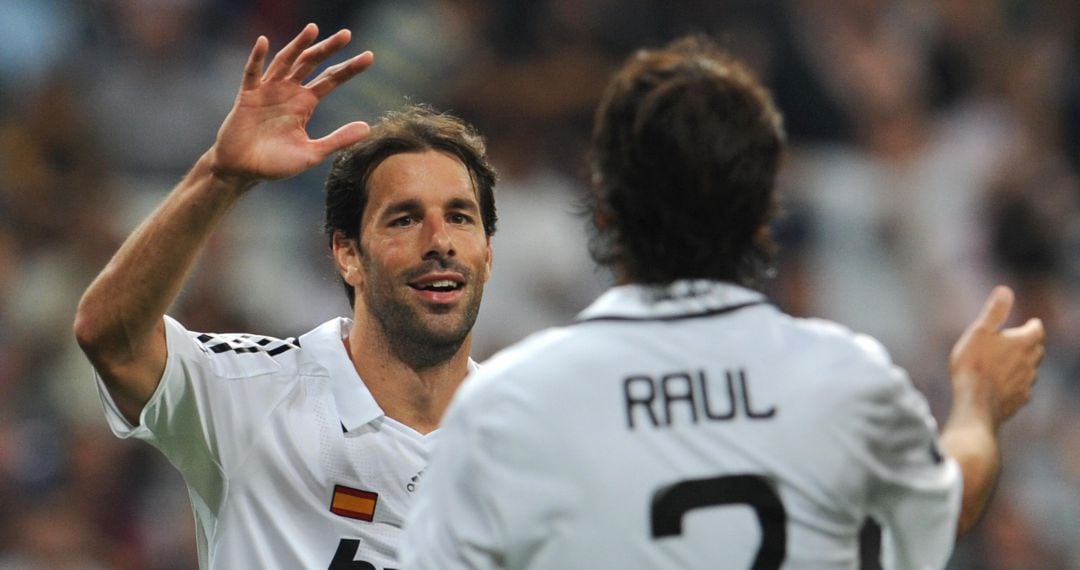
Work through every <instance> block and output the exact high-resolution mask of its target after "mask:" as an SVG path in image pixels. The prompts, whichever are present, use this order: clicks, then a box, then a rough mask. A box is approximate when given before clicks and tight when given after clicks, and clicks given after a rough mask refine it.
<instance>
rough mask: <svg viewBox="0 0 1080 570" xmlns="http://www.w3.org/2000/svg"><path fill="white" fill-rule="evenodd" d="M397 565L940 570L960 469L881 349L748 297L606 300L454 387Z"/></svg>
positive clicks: (667, 293) (683, 294)
mask: <svg viewBox="0 0 1080 570" xmlns="http://www.w3.org/2000/svg"><path fill="white" fill-rule="evenodd" d="M440 431H441V435H440V437H441V438H442V439H441V442H440V444H439V445H440V447H439V449H438V450H437V451H436V452H435V455H434V457H433V460H432V464H431V466H430V467H429V469H428V471H427V472H426V474H425V479H424V488H423V489H422V490H421V493H420V495H419V497H418V501H417V503H416V505H415V508H414V510H413V511H412V512H411V513H410V514H409V520H408V523H407V524H406V531H405V538H404V543H403V546H402V567H403V568H407V569H415V570H422V569H438V570H446V569H452V568H475V569H486V568H515V569H518V568H551V569H562V568H619V569H635V568H640V569H656V568H751V567H753V568H830V569H831V568H857V567H858V562H859V558H858V535H859V531H860V529H861V528H862V526H863V524H864V522H865V521H866V519H867V518H868V517H872V518H874V519H875V520H876V521H878V522H879V523H880V524H881V526H882V527H883V528H884V537H883V557H884V558H885V562H886V566H887V567H892V568H904V569H922V568H941V567H943V566H944V565H945V563H946V562H947V560H948V557H949V555H950V553H951V551H952V544H953V539H954V534H955V529H956V523H957V517H958V515H959V506H960V491H961V481H960V471H959V468H958V466H957V465H956V463H955V462H954V461H953V460H951V459H949V458H947V457H944V456H942V454H941V453H940V452H939V451H938V446H937V430H936V426H935V423H934V420H933V418H932V416H931V415H930V413H929V408H928V406H927V404H926V401H925V399H924V398H923V396H922V395H921V394H920V393H919V392H918V391H917V390H916V389H915V388H914V387H913V386H912V384H911V383H910V381H909V380H908V378H907V376H906V374H905V373H904V372H903V371H902V370H900V369H898V368H896V367H894V366H893V365H892V364H891V362H890V360H889V357H888V355H887V353H886V352H885V350H884V349H883V348H882V347H881V345H880V344H878V343H877V342H876V341H874V340H872V339H871V338H869V337H866V336H860V335H855V334H852V333H851V332H849V331H848V330H847V329H844V328H843V327H840V326H838V325H835V324H832V323H828V322H825V321H820V320H804V319H796V318H793V317H790V316H787V315H785V314H783V313H781V312H780V311H778V310H777V309H775V308H774V307H772V306H770V305H768V304H766V302H765V299H764V297H763V296H762V295H760V294H759V293H756V292H753V291H750V290H748V289H743V288H740V287H736V286H733V285H725V284H718V283H713V282H706V281H694V282H689V281H687V282H679V283H676V284H675V285H673V286H672V287H670V288H666V289H661V288H646V287H641V286H621V287H616V288H614V289H612V290H610V291H608V292H607V293H605V294H604V295H603V296H601V297H600V299H598V300H597V301H596V302H595V303H594V304H593V305H591V306H590V307H589V308H588V309H586V310H585V311H584V312H583V313H582V314H581V315H580V316H579V318H578V322H576V323H575V324H573V325H570V326H567V327H563V328H558V329H551V330H548V331H545V332H543V333H540V334H537V335H534V336H532V337H530V338H528V339H527V340H525V341H524V342H522V343H521V344H519V345H516V346H514V347H511V348H510V349H507V350H505V351H503V352H501V353H500V354H498V355H496V356H495V357H494V358H493V359H492V360H490V361H489V362H488V363H486V364H485V365H484V368H483V369H482V370H480V371H479V372H477V373H475V374H473V375H472V376H471V377H470V378H469V379H467V380H466V382H465V383H464V385H463V386H462V387H461V388H460V389H459V391H458V394H457V395H456V396H455V399H454V401H453V402H452V404H451V406H450V409H449V411H448V412H447V416H446V417H445V421H444V423H443V426H442V428H441V429H440Z"/></svg>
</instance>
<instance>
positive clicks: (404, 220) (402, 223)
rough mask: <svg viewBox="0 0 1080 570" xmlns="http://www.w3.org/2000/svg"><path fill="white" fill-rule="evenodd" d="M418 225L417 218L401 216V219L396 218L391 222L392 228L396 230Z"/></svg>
mask: <svg viewBox="0 0 1080 570" xmlns="http://www.w3.org/2000/svg"><path fill="white" fill-rule="evenodd" d="M414 223H416V218H414V217H412V216H401V217H400V218H394V219H393V220H391V221H390V226H391V227H395V228H404V227H408V226H411V225H413V224H414Z"/></svg>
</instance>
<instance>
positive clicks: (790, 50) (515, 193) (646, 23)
mask: <svg viewBox="0 0 1080 570" xmlns="http://www.w3.org/2000/svg"><path fill="white" fill-rule="evenodd" d="M307 21H315V22H317V23H318V24H320V26H321V28H322V30H323V32H324V34H325V33H329V32H331V31H333V30H335V29H337V28H340V27H349V28H351V29H352V30H353V31H354V46H351V47H350V49H351V50H352V51H351V53H355V52H356V51H359V50H360V49H372V50H373V51H375V53H376V66H375V67H374V68H373V69H372V70H371V71H370V72H369V73H367V74H365V75H363V76H361V77H360V78H358V79H357V80H354V81H353V82H352V83H351V84H349V85H348V86H347V87H345V88H343V89H341V90H340V91H339V92H337V93H335V94H334V95H332V96H331V97H330V98H329V99H328V100H327V101H325V103H324V105H323V106H322V107H321V108H320V110H319V111H318V112H317V114H316V116H315V119H314V121H313V124H312V128H311V130H312V131H313V133H316V134H323V133H326V132H329V130H330V129H331V128H332V127H333V126H336V125H337V124H340V123H342V122H345V121H348V120H353V119H355V118H357V117H360V118H364V119H366V120H369V121H370V120H375V119H376V118H377V116H378V115H379V114H380V113H382V112H383V111H386V110H389V109H393V108H395V107H396V106H398V105H400V104H401V103H402V102H404V101H405V100H406V99H407V98H408V99H411V100H414V101H420V102H428V103H432V104H434V105H436V106H438V107H440V108H443V109H448V110H451V111H454V112H456V113H458V114H460V115H462V116H464V117H466V118H467V119H469V120H471V121H473V122H474V123H476V124H477V125H478V126H479V127H480V128H481V130H482V131H483V132H484V133H485V135H486V136H487V138H488V141H489V145H490V149H491V154H492V157H493V160H494V161H495V163H496V165H497V167H498V168H499V170H500V172H501V176H502V179H501V182H500V184H499V187H498V207H499V212H500V216H501V218H502V225H501V230H500V232H499V234H498V235H497V236H496V239H495V274H494V277H493V279H492V281H491V283H490V285H489V288H488V292H487V298H486V300H485V305H484V309H483V311H482V313H481V317H480V322H479V323H478V327H477V332H476V356H477V357H480V358H483V357H486V356H487V355H490V354H491V353H492V352H493V351H495V350H497V349H499V348H500V347H502V346H504V345H506V344H508V343H510V342H513V341H515V340H518V339H519V338H521V337H522V336H524V335H525V334H527V333H529V332H531V331H533V330H535V329H538V328H540V327H544V326H548V325H553V324H559V323H562V322H566V321H567V320H568V319H570V318H571V317H572V316H573V314H574V313H575V312H576V311H577V310H579V309H580V308H582V307H583V306H584V305H585V304H586V303H587V302H588V301H589V300H590V299H591V298H592V297H593V296H594V295H595V294H596V293H597V292H598V291H599V290H600V289H601V288H602V287H603V286H604V285H605V284H606V282H607V277H606V276H605V275H604V274H602V273H601V272H598V271H596V270H594V269H593V268H592V265H591V263H590V262H589V260H588V258H587V257H586V255H585V253H584V247H583V241H584V231H583V224H582V221H581V220H580V219H579V218H577V217H576V216H575V214H574V200H575V198H576V197H577V196H579V195H580V193H581V191H582V189H583V188H584V187H585V185H586V180H587V177H586V176H585V167H584V160H583V149H584V146H585V142H586V140H587V136H588V128H589V122H590V118H591V117H590V115H591V110H592V108H593V106H594V104H595V101H596V99H597V98H598V92H599V89H600V88H601V86H602V85H603V83H604V82H605V80H606V78H607V76H608V74H609V72H610V71H611V70H612V69H613V68H614V67H615V66H616V65H617V64H618V62H619V61H621V60H622V59H623V58H624V57H626V56H627V55H628V54H629V53H630V52H631V50H632V49H633V48H635V47H637V46H640V45H657V44H660V43H664V42H665V41H667V40H669V39H671V38H673V37H676V36H678V35H681V34H683V33H686V32H690V31H697V32H705V33H708V34H711V35H713V36H715V37H717V38H719V39H720V40H721V41H722V43H724V44H725V45H726V46H727V47H728V48H729V49H730V50H731V51H733V52H735V53H737V54H739V55H741V56H743V57H745V58H746V59H748V60H749V61H750V62H751V63H752V65H753V66H754V67H755V68H756V69H757V70H758V71H759V73H760V74H761V75H762V76H763V77H764V78H765V80H766V82H767V83H768V85H769V86H770V87H771V88H772V89H773V90H774V93H775V95H776V97H777V100H778V102H779V104H780V107H781V108H782V110H783V112H784V113H785V116H786V122H787V129H788V131H789V133H790V137H791V141H792V145H791V146H792V151H791V154H790V156H789V158H788V161H787V163H786V165H785V168H784V172H783V175H782V182H781V184H782V188H783V191H784V196H785V198H784V200H785V211H786V213H785V216H784V217H783V219H782V220H781V221H780V222H778V224H777V226H776V228H775V229H776V235H777V236H778V237H779V238H780V241H781V242H782V244H783V248H784V249H783V252H782V254H781V256H780V258H779V259H778V262H777V272H778V275H777V277H776V278H775V279H774V280H773V281H772V282H771V283H770V284H769V286H768V287H769V292H770V294H771V295H772V296H773V298H774V300H775V301H776V303H777V304H779V305H781V306H782V307H783V308H785V309H787V310H788V311H791V312H793V313H795V314H799V315H808V316H823V317H828V318H832V319H835V320H838V321H840V322H842V323H845V324H847V325H849V326H851V327H852V328H854V329H856V330H860V331H864V332H868V333H871V334H874V335H875V336H877V337H878V338H879V339H881V340H882V341H883V342H884V343H885V344H886V345H887V346H888V347H889V348H890V349H891V351H892V353H893V355H894V358H895V360H896V361H897V362H898V363H900V364H901V365H903V366H905V367H906V368H907V369H908V370H909V371H910V373H911V376H912V378H913V380H914V381H915V383H916V384H917V385H918V386H919V387H920V388H921V389H922V390H923V391H924V393H925V394H926V395H927V397H928V398H929V399H930V401H931V403H932V406H933V409H934V412H935V413H936V414H937V415H938V417H939V418H940V417H942V416H943V414H944V413H945V412H946V411H947V410H948V406H949V388H948V376H947V358H948V352H949V349H950V347H951V344H952V341H953V340H954V339H955V338H956V337H957V336H958V334H959V332H960V331H961V329H962V328H963V326H964V325H965V324H966V323H967V321H968V320H969V319H970V318H971V317H973V316H974V315H975V314H976V311H977V308H978V306H979V305H980V304H981V302H982V300H983V298H984V296H985V295H986V294H987V293H988V291H989V290H990V287H991V285H992V284H993V283H996V282H1004V283H1008V284H1010V285H1012V286H1013V287H1014V288H1016V289H1017V291H1018V293H1019V301H1020V303H1019V306H1018V307H1017V310H1016V316H1015V320H1016V321H1017V322H1019V321H1021V320H1023V319H1025V318H1027V317H1029V316H1039V317H1041V318H1042V319H1043V320H1044V321H1045V323H1046V325H1047V327H1048V332H1049V340H1048V354H1047V357H1046V360H1045V362H1044V364H1043V366H1042V372H1041V380H1040V383H1039V385H1038V387H1037V388H1038V389H1037V391H1036V394H1035V397H1034V400H1033V402H1032V403H1031V404H1030V405H1029V406H1028V408H1026V409H1025V410H1023V411H1022V412H1021V413H1020V414H1019V415H1018V417H1016V418H1015V419H1014V421H1013V422H1012V423H1011V424H1010V425H1008V426H1007V429H1006V431H1005V445H1006V448H1005V453H1006V461H1007V466H1006V468H1005V471H1004V474H1003V477H1002V480H1001V482H1000V485H999V488H998V492H997V495H996V498H995V499H994V501H993V504H992V507H991V510H990V512H989V513H988V515H987V517H986V518H985V519H984V520H983V522H982V523H981V524H980V526H979V527H978V528H977V530H976V531H975V532H974V533H973V534H971V535H969V536H967V537H965V538H964V539H963V540H962V541H961V542H960V545H959V547H958V550H957V553H956V556H955V557H954V560H953V562H952V564H951V566H950V568H955V569H984V568H985V569H1021V568H1022V569H1044V568H1080V415H1078V414H1077V413H1076V410H1077V409H1078V405H1077V404H1078V402H1080V379H1078V377H1077V372H1078V364H1080V360H1078V358H1080V346H1078V343H1080V330H1078V328H1080V313H1078V309H1080V296H1077V289H1078V287H1080V215H1078V214H1080V182H1078V172H1080V170H1078V169H1080V3H1078V2H1076V0H1041V1H1035V0H893V1H888V0H698V1H691V0H457V1H451V0H446V1H437V0H430V1H422V0H321V1H306V2H301V1H299V0H219V1H211V0H80V1H75V0H0V569H13V568H48V569H58V568H78V569H96V568H110V569H111V568H117V569H158V570H171V569H185V568H194V567H195V553H194V540H193V536H194V530H193V525H192V516H191V513H190V507H189V506H188V503H187V497H186V494H185V491H184V488H183V485H182V483H181V481H180V480H179V478H178V477H177V476H176V474H175V473H174V472H173V471H172V469H171V467H170V466H169V465H168V464H167V463H165V461H164V460H163V459H162V458H161V457H160V456H159V455H158V454H157V453H156V452H155V451H154V450H152V449H151V448H149V447H148V446H146V445H144V444H141V443H129V442H120V441H117V440H115V439H114V438H113V437H112V436H111V435H109V433H108V432H107V430H106V427H105V423H104V421H103V418H102V414H101V411H100V408H99V404H98V402H97V398H96V395H95V393H94V389H93V385H92V381H91V371H90V368H89V365H88V364H87V363H86V362H85V361H84V360H83V359H82V357H81V355H80V354H79V352H78V350H77V348H76V346H75V343H74V341H73V338H72V334H71V332H70V330H71V320H72V315H73V311H74V308H75V305H76V303H77V300H78V297H79V295H80V293H81V291H82V290H83V289H84V287H85V286H86V285H87V284H88V283H89V281H90V279H91V278H92V277H93V276H94V274H95V273H96V272H97V271H98V270H99V269H100V268H101V267H102V266H103V265H104V263H105V262H106V261H107V259H108V258H109V256H110V255H111V253H112V252H113V251H114V249H115V248H116V246H117V245H118V244H119V242H120V240H121V239H122V238H123V236H124V235H125V234H126V233H127V232H128V231H129V230H130V229H131V228H132V227H133V225H134V224H135V223H136V222H137V221H138V220H139V219H140V218H141V217H142V216H143V215H145V214H146V213H148V211H149V209H150V208H151V207H152V206H153V205H154V204H155V203H156V202H157V201H158V200H159V199H160V198H161V197H162V196H163V194H164V193H165V192H167V191H168V189H169V188H170V187H171V186H172V185H173V184H174V183H175V182H176V181H177V180H178V178H179V177H180V176H181V175H182V174H183V172H184V170H185V169H186V168H187V167H188V166H189V165H190V164H192V163H193V162H194V160H195V158H196V157H197V156H198V155H199V154H200V153H201V152H202V151H203V150H204V149H205V148H206V147H207V146H208V145H209V144H210V143H211V141H212V139H213V136H214V134H215V132H216V129H217V126H218V124H219V122H220V121H221V119H222V118H223V117H224V115H225V113H226V111H227V110H228V108H229V105H230V102H231V99H232V97H233V94H234V92H235V89H236V88H237V86H238V81H239V76H240V71H241V68H242V65H243V61H244V58H245V57H246V54H247V52H248V50H249V49H250V46H251V44H252V42H253V41H254V38H255V37H256V36H257V35H258V34H266V35H268V36H269V37H270V38H271V43H272V46H273V47H274V48H275V49H276V47H280V46H281V45H282V43H283V42H284V41H285V40H287V39H288V38H289V37H291V36H292V35H293V34H295V32H296V31H297V30H298V29H299V28H300V27H301V26H302V24H303V23H305V22H307ZM325 166H326V165H323V166H322V167H320V168H317V169H316V170H315V171H313V172H311V173H310V174H307V175H303V176H301V177H298V178H296V179H293V180H289V181H286V182H282V183H275V184H272V185H268V187H264V188H260V189H259V190H257V191H256V192H254V193H252V194H251V195H250V196H249V197H248V198H247V199H246V200H245V201H244V202H243V204H242V205H241V206H240V207H239V208H238V209H237V210H236V211H234V212H233V213H232V214H231V215H230V217H229V218H228V220H227V223H226V224H225V226H224V227H223V228H222V229H221V231H220V232H218V234H217V236H216V238H215V239H214V240H213V242H212V243H211V245H210V246H209V248H208V250H207V252H206V255H205V256H204V258H203V260H202V261H201V263H200V266H199V268H198V270H197V273H196V275H195V276H194V278H192V279H191V280H190V282H189V283H188V285H187V287H186V289H185V292H184V295H183V297H182V299H181V300H180V301H179V302H178V304H177V306H176V307H175V308H174V310H173V311H172V312H173V314H175V315H176V316H178V317H179V318H180V319H181V320H182V321H184V322H185V323H186V324H187V325H188V326H189V327H190V328H192V329H196V330H213V331H230V330H246V331H256V332H263V333H270V334H276V335H280V336H292V335H296V334H298V333H301V332H304V331H306V330H307V329H308V328H310V327H311V326H313V325H315V324H317V323H319V322H322V321H323V320H325V319H327V318H329V317H331V316H334V315H338V314H346V311H347V306H346V304H345V300H344V295H342V292H341V290H340V286H339V284H338V282H337V281H336V279H335V277H334V276H333V274H332V273H331V271H330V269H329V268H330V264H329V260H328V257H327V255H326V253H325V244H324V242H323V238H322V235H321V233H320V221H321V207H322V202H321V200H322V194H321V188H322V179H323V177H324V176H325V171H326V168H325Z"/></svg>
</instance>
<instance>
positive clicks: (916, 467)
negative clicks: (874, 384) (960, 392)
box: [866, 367, 962, 569]
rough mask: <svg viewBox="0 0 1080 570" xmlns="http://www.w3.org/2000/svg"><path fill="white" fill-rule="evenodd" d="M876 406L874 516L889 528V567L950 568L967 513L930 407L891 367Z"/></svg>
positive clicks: (885, 548)
mask: <svg viewBox="0 0 1080 570" xmlns="http://www.w3.org/2000/svg"><path fill="white" fill-rule="evenodd" d="M869 406H870V409H871V410H872V413H871V414H869V415H868V416H866V417H867V418H868V419H869V420H870V422H871V425H870V426H869V427H868V428H867V431H868V433H869V435H870V448H869V449H870V463H871V465H870V468H871V472H872V473H873V474H874V481H873V484H872V486H871V488H870V504H869V510H870V514H871V516H873V517H874V518H875V519H876V520H877V521H878V522H879V523H880V524H881V526H882V528H883V537H882V538H883V540H882V554H883V562H884V564H885V567H886V568H912V569H936V568H944V567H945V564H946V563H947V562H948V559H949V556H950V555H951V554H952V549H953V544H954V542H955V536H956V524H957V519H958V517H959V513H960V499H961V490H962V489H961V484H962V481H961V475H960V469H959V467H958V466H957V464H956V462H955V461H954V460H953V459H952V458H950V457H948V456H947V455H945V454H943V453H942V452H941V450H940V445H939V443H938V433H937V424H936V422H935V421H934V418H933V416H932V415H931V414H930V409H929V405H928V404H927V402H926V399H925V398H924V397H923V395H922V394H921V393H920V392H919V391H918V390H917V389H916V388H915V387H914V386H913V385H912V384H911V381H910V380H909V379H908V377H907V374H906V373H905V372H904V371H903V370H902V369H900V368H898V367H890V368H889V370H888V373H887V375H886V378H885V382H884V383H883V384H882V385H880V386H878V388H877V390H876V391H875V393H874V394H873V398H872V400H871V402H870V403H869Z"/></svg>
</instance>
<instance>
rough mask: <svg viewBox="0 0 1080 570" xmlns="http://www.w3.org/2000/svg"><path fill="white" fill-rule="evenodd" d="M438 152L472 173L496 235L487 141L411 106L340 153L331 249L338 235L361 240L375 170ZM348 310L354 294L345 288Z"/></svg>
mask: <svg viewBox="0 0 1080 570" xmlns="http://www.w3.org/2000/svg"><path fill="white" fill-rule="evenodd" d="M426 150H438V151H443V152H446V153H449V154H451V155H453V156H455V157H457V158H458V159H459V160H461V162H462V163H463V164H464V165H465V167H466V168H467V169H468V170H469V177H470V178H472V181H473V188H474V189H475V190H476V195H477V199H478V201H479V202H480V218H481V221H482V222H483V225H484V233H486V234H487V235H488V236H489V237H490V236H492V235H495V224H496V221H497V220H498V217H497V216H496V214H495V179H496V175H495V169H494V168H492V166H491V164H489V163H488V160H487V155H486V148H485V146H484V140H483V138H482V137H481V136H480V134H479V133H478V132H477V131H476V129H475V128H473V127H472V125H469V124H468V123H466V122H465V121H463V120H461V119H459V118H457V117H454V116H453V115H449V114H447V113H440V112H438V111H436V110H434V109H432V108H431V107H430V106H427V105H409V106H407V107H405V108H404V109H401V110H400V111H392V112H389V113H387V114H385V115H384V116H383V117H382V118H381V119H380V120H379V122H378V123H377V124H376V125H375V126H374V127H372V129H371V134H370V135H368V137H367V138H366V139H364V140H362V141H360V142H359V143H357V144H355V145H353V146H351V147H349V148H347V149H345V150H343V151H341V152H340V153H339V154H338V155H337V157H336V158H335V159H334V163H333V165H332V166H331V167H330V174H329V175H328V176H327V179H326V222H325V224H324V230H325V231H326V235H327V237H328V238H329V240H330V244H331V247H332V246H333V242H334V234H336V233H339V232H340V233H341V234H343V235H344V236H345V237H347V238H351V239H355V240H357V246H358V247H359V241H360V240H359V238H360V232H361V228H360V222H361V219H362V217H363V215H364V208H365V207H366V206H367V201H368V187H367V183H368V178H369V177H370V176H371V173H372V172H374V171H375V168H376V167H378V166H379V164H381V163H382V161H384V160H386V159H387V158H388V157H390V156H393V155H395V154H401V153H409V152H423V151H426ZM345 291H346V293H347V295H348V297H349V305H350V306H351V305H353V303H354V302H355V298H356V293H355V292H354V291H353V288H352V286H350V285H349V284H348V283H345Z"/></svg>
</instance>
